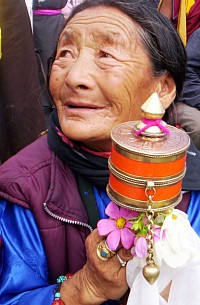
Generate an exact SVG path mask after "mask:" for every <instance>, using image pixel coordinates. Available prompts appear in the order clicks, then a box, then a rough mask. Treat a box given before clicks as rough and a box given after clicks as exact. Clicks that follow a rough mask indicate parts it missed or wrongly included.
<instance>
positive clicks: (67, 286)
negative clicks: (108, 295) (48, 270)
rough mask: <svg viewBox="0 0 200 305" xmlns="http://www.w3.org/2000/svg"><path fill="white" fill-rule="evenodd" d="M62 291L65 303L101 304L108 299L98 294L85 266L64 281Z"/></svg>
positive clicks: (80, 304)
mask: <svg viewBox="0 0 200 305" xmlns="http://www.w3.org/2000/svg"><path fill="white" fill-rule="evenodd" d="M60 293H61V299H62V300H63V302H64V303H65V305H74V304H79V305H100V304H102V303H103V302H104V301H106V299H104V298H103V297H102V296H100V295H98V293H97V291H96V289H95V285H93V283H92V282H90V277H87V276H86V272H85V270H84V268H83V269H81V270H80V271H78V272H77V273H75V274H74V275H73V276H72V277H71V278H70V279H68V280H67V281H65V282H63V283H62V285H61V288H60Z"/></svg>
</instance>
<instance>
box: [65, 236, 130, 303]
mask: <svg viewBox="0 0 200 305" xmlns="http://www.w3.org/2000/svg"><path fill="white" fill-rule="evenodd" d="M101 240H102V237H100V236H99V235H98V233H97V230H94V231H93V232H92V233H91V234H90V235H89V236H88V238H87V240H86V253H87V262H86V264H85V265H84V267H83V268H82V269H81V270H80V271H78V272H77V273H76V274H74V275H73V276H72V277H71V278H70V279H69V280H68V281H66V282H64V283H63V284H62V287H61V298H62V300H63V301H64V302H65V303H66V304H67V305H71V304H73V305H99V304H101V303H103V302H104V301H106V300H108V299H118V298H121V297H122V296H123V295H124V294H125V293H126V291H127V290H128V284H127V282H126V268H125V267H122V265H121V264H120V262H119V261H118V259H117V257H116V255H114V256H113V257H112V258H110V259H109V260H107V261H102V260H101V259H100V258H99V257H98V256H97V246H98V244H99V243H100V241H101ZM118 254H119V256H120V258H121V259H122V260H123V261H128V260H129V259H131V258H132V255H131V254H130V251H127V250H125V249H124V248H121V249H119V250H118ZM69 295H70V296H71V300H73V301H71V302H70V298H69Z"/></svg>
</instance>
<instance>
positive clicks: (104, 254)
mask: <svg viewBox="0 0 200 305" xmlns="http://www.w3.org/2000/svg"><path fill="white" fill-rule="evenodd" d="M115 254H116V252H114V251H112V250H110V249H109V248H108V245H107V243H106V241H105V240H104V239H103V240H102V241H101V242H100V243H99V244H98V246H97V256H98V257H99V258H100V259H101V260H102V261H107V260H109V259H110V258H111V257H113V256H114V255H115Z"/></svg>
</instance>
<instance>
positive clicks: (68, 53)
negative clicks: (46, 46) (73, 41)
mask: <svg viewBox="0 0 200 305" xmlns="http://www.w3.org/2000/svg"><path fill="white" fill-rule="evenodd" d="M70 54H71V53H70V51H69V50H62V51H60V54H59V57H69V56H70Z"/></svg>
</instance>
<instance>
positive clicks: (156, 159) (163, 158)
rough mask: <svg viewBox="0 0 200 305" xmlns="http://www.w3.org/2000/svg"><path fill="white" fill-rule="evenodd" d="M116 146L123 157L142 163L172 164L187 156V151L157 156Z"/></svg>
mask: <svg viewBox="0 0 200 305" xmlns="http://www.w3.org/2000/svg"><path fill="white" fill-rule="evenodd" d="M113 144H114V149H115V150H116V151H117V152H118V153H119V154H121V155H122V156H124V157H126V158H128V159H131V160H135V161H141V162H151V163H167V162H172V161H177V160H179V159H181V158H183V157H184V156H185V154H186V149H184V150H181V151H177V153H176V154H175V153H173V154H166V155H164V154H161V155H156V154H152V155H151V154H148V155H147V154H145V153H144V154H143V153H141V152H137V151H130V150H128V149H126V148H125V147H122V146H121V145H119V144H117V143H113Z"/></svg>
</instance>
